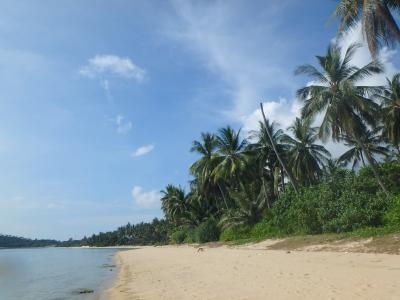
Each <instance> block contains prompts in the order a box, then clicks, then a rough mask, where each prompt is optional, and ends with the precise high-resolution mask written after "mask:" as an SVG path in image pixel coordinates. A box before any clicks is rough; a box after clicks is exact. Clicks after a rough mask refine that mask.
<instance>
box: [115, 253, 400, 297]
mask: <svg viewBox="0 0 400 300" xmlns="http://www.w3.org/2000/svg"><path fill="white" fill-rule="evenodd" d="M256 248H257V247H254V248H251V247H250V248H249V247H239V248H234V249H232V248H227V247H218V248H207V249H204V251H203V252H197V249H195V248H193V247H190V246H182V247H174V246H166V247H141V248H139V249H135V250H129V251H124V252H119V253H118V254H117V261H118V264H119V266H120V268H119V275H118V278H117V280H116V282H115V285H114V287H113V288H112V289H110V290H109V295H110V298H111V300H127V299H129V300H131V299H143V300H147V299H171V300H178V299H202V300H203V299H218V300H223V299H238V300H239V299H243V300H244V299H274V300H279V299H285V300H286V299H302V300H308V299H318V300H320V299H363V300H366V299H371V300H372V299H373V300H377V299H385V300H389V299H400V256H398V255H387V254H365V253H335V252H305V251H292V252H290V253H287V252H286V251H280V250H279V251H273V250H255V249H256Z"/></svg>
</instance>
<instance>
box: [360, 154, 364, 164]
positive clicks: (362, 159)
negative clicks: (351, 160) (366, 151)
mask: <svg viewBox="0 0 400 300" xmlns="http://www.w3.org/2000/svg"><path fill="white" fill-rule="evenodd" d="M360 155H361V161H362V163H363V166H365V161H364V155H363V154H362V151H361V153H360Z"/></svg>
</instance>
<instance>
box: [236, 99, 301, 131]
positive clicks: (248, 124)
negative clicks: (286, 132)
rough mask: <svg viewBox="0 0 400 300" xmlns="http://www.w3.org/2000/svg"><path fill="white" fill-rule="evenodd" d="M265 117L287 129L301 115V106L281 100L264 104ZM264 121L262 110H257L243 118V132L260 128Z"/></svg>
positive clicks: (294, 102) (295, 102) (297, 103)
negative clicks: (261, 122) (259, 124)
mask: <svg viewBox="0 0 400 300" xmlns="http://www.w3.org/2000/svg"><path fill="white" fill-rule="evenodd" d="M263 106H264V113H265V117H266V118H267V119H269V120H270V121H273V122H276V123H278V124H279V125H280V127H281V128H284V129H286V128H287V127H289V126H290V125H291V123H292V122H293V121H294V119H295V118H296V117H298V116H299V115H300V107H301V104H300V103H299V102H297V101H296V100H294V101H291V102H290V101H288V100H287V99H284V98H281V99H279V100H278V101H267V102H263ZM259 121H262V115H261V109H260V108H257V109H256V110H254V111H253V112H252V113H250V114H248V115H245V116H243V117H242V118H241V122H242V124H243V131H244V132H249V131H251V130H256V129H258V128H259V126H258V123H259Z"/></svg>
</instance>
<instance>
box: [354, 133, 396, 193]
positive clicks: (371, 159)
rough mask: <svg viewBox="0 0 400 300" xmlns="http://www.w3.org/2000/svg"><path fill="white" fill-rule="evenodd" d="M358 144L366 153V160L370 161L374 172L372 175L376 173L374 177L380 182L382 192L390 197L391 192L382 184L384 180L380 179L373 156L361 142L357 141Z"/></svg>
mask: <svg viewBox="0 0 400 300" xmlns="http://www.w3.org/2000/svg"><path fill="white" fill-rule="evenodd" d="M357 142H358V143H359V145H360V146H361V148H362V150H363V151H364V153H365V156H366V158H367V160H368V163H369V165H370V166H371V170H372V173H374V176H375V178H376V181H377V182H378V184H379V186H380V187H381V189H382V191H383V192H384V193H385V195H386V196H387V197H390V193H389V191H388V190H387V188H386V187H385V185H384V184H383V182H382V180H381V177H380V176H379V174H378V171H377V169H376V165H375V161H374V159H373V158H372V156H371V154H370V153H369V151H368V150H367V149H366V148H365V147H364V145H363V144H362V143H361V141H360V140H358V139H357Z"/></svg>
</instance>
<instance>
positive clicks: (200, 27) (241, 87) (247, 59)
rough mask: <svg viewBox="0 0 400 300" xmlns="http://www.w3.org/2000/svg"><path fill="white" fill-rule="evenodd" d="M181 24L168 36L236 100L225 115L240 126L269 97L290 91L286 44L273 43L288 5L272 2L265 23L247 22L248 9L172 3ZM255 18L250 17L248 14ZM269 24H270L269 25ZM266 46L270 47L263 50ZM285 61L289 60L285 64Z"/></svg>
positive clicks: (181, 1) (231, 5) (220, 4)
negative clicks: (276, 91) (275, 92)
mask: <svg viewBox="0 0 400 300" xmlns="http://www.w3.org/2000/svg"><path fill="white" fill-rule="evenodd" d="M172 3H173V6H174V8H175V11H176V14H177V18H174V20H173V22H172V23H173V26H172V29H171V30H170V31H169V32H167V34H168V36H169V37H170V38H172V39H175V40H177V41H178V42H180V43H182V44H184V46H185V47H187V48H188V49H189V50H191V51H193V52H194V53H196V54H197V55H198V57H199V58H200V59H201V60H203V61H204V63H205V65H206V67H207V68H209V69H210V70H211V71H212V72H213V73H214V74H216V75H217V76H218V77H219V78H221V79H222V80H223V81H224V82H225V86H226V90H225V93H226V94H227V98H229V99H233V101H232V102H231V103H230V104H229V107H228V108H227V109H226V110H225V111H223V113H224V115H225V116H227V117H229V118H233V119H235V120H238V119H240V118H242V117H243V115H246V114H248V113H250V112H251V111H252V110H253V109H254V108H255V107H256V105H257V102H258V101H260V99H262V98H263V96H264V95H265V94H266V91H268V90H270V89H271V90H273V89H282V88H286V89H287V88H288V87H289V88H292V87H293V86H292V84H293V83H292V81H290V80H287V74H285V72H284V69H285V67H284V66H282V65H283V64H285V53H287V52H288V51H289V49H291V47H289V45H287V44H288V43H290V41H289V40H288V41H285V43H287V44H285V45H283V42H282V41H279V42H278V41H276V39H274V38H272V37H274V36H275V34H276V27H277V26H278V25H279V22H280V21H281V18H279V17H276V14H277V13H279V12H280V11H282V9H283V8H284V7H285V5H286V4H287V1H284V0H283V1H277V0H274V1H272V0H271V1H270V2H269V4H270V5H268V7H266V8H265V10H264V11H263V12H262V14H263V19H262V20H258V21H255V20H254V22H248V15H246V14H244V13H243V12H244V11H245V10H246V9H248V6H246V5H245V3H239V2H232V1H229V2H224V1H212V2H204V1H203V2H201V1H200V2H199V1H184V0H176V1H173V2H172ZM251 13H254V11H251V12H250V13H249V14H250V15H251ZM266 19H268V22H265V20H266ZM265 45H269V46H268V47H265ZM286 60H287V59H286Z"/></svg>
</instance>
